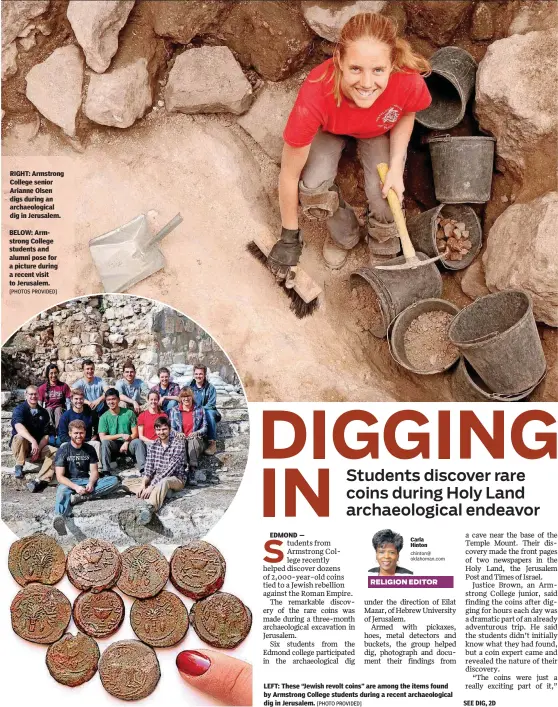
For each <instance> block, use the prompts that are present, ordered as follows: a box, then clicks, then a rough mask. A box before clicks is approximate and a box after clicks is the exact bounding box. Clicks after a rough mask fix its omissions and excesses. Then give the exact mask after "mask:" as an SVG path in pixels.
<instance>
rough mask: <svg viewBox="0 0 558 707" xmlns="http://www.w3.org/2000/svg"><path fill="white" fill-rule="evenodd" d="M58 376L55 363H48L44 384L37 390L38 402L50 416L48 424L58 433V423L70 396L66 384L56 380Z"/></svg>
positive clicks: (58, 372)
mask: <svg viewBox="0 0 558 707" xmlns="http://www.w3.org/2000/svg"><path fill="white" fill-rule="evenodd" d="M59 375H60V371H59V369H58V366H57V365H56V364H55V363H50V364H49V365H48V366H47V367H46V371H45V377H46V383H43V384H42V385H40V386H39V388H38V390H37V395H38V398H39V402H40V403H41V405H42V406H43V407H44V408H46V410H47V412H48V414H49V416H50V423H51V425H52V426H53V427H54V429H55V430H56V431H58V423H59V422H60V418H61V416H62V413H63V412H64V411H65V410H66V407H67V401H68V400H69V399H70V396H71V392H70V387H69V386H68V384H67V383H62V381H61V380H58V376H59Z"/></svg>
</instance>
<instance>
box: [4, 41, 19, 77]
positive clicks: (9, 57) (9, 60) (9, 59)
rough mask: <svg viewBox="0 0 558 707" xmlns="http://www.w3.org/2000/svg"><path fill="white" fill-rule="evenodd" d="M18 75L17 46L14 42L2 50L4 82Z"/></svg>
mask: <svg viewBox="0 0 558 707" xmlns="http://www.w3.org/2000/svg"><path fill="white" fill-rule="evenodd" d="M16 73H17V44H16V43H15V42H12V43H11V44H9V45H8V46H7V47H6V49H2V81H4V80H5V79H9V78H10V77H11V76H14V75H15V74H16Z"/></svg>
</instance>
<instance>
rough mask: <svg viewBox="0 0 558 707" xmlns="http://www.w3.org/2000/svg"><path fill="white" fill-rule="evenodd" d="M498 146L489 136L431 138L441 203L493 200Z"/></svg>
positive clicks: (430, 144) (480, 202) (433, 169)
mask: <svg viewBox="0 0 558 707" xmlns="http://www.w3.org/2000/svg"><path fill="white" fill-rule="evenodd" d="M494 143H495V139H494V138H493V137H487V136H485V135H477V136H474V137H473V136H471V137H452V136H450V135H440V136H438V137H431V138H428V146H429V148H430V157H431V158H432V171H433V173H434V190H435V192H436V199H438V201H439V202H441V203H442V204H484V203H485V202H486V201H488V200H489V199H490V188H491V186H492V168H493V164H494Z"/></svg>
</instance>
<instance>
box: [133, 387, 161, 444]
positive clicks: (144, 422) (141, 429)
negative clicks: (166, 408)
mask: <svg viewBox="0 0 558 707" xmlns="http://www.w3.org/2000/svg"><path fill="white" fill-rule="evenodd" d="M161 416H162V417H167V413H166V412H161V408H160V407H159V393H158V392H157V391H156V390H150V391H149V395H148V396H147V410H144V411H143V412H142V413H140V416H139V417H138V437H139V438H140V439H141V441H142V442H143V443H144V444H145V445H146V446H149V445H150V444H153V442H155V441H156V440H157V434H156V433H155V420H157V419H158V418H159V417H161Z"/></svg>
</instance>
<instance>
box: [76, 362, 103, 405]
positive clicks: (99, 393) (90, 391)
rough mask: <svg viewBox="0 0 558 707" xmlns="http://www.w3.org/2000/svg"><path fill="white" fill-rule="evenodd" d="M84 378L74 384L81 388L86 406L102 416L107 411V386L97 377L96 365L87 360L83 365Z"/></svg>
mask: <svg viewBox="0 0 558 707" xmlns="http://www.w3.org/2000/svg"><path fill="white" fill-rule="evenodd" d="M81 367H82V369H83V378H80V379H79V380H78V381H76V382H75V383H74V388H81V389H82V390H83V395H84V397H85V401H84V402H85V404H86V405H87V407H89V408H90V409H91V410H95V411H96V412H97V414H98V415H99V416H100V415H102V414H103V412H105V411H106V409H107V406H106V403H105V391H106V389H107V387H108V386H107V385H106V384H105V383H104V381H103V379H102V378H99V377H98V376H96V375H95V364H94V363H93V361H91V359H89V358H87V359H85V361H84V362H83V363H82V365H81Z"/></svg>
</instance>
